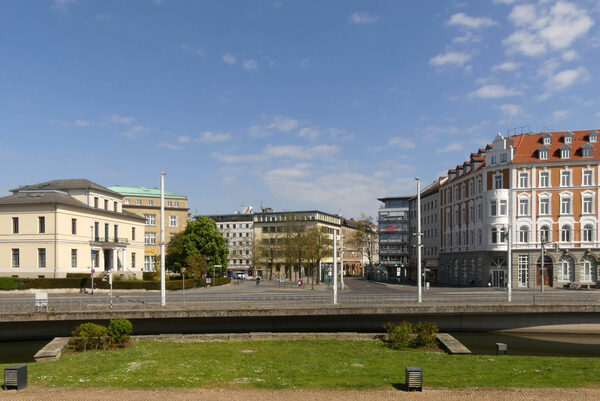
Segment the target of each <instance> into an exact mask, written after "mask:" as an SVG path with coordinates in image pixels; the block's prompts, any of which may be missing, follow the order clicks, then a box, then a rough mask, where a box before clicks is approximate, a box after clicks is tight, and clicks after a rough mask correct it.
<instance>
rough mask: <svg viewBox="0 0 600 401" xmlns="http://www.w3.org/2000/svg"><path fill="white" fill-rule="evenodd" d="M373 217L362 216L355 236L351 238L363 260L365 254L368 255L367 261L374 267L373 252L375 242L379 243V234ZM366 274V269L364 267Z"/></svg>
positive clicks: (357, 224) (357, 223)
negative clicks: (374, 225) (374, 226)
mask: <svg viewBox="0 0 600 401" xmlns="http://www.w3.org/2000/svg"><path fill="white" fill-rule="evenodd" d="M372 224H373V217H371V216H368V217H367V216H366V215H364V214H363V215H361V218H360V220H358V221H357V222H356V230H355V231H354V235H353V236H352V238H350V241H351V242H352V246H354V247H355V248H357V249H360V252H361V259H363V256H364V254H365V253H366V254H367V260H368V261H369V266H373V252H374V247H375V242H376V241H377V233H376V232H375V229H374V228H373V226H372ZM363 273H364V267H363Z"/></svg>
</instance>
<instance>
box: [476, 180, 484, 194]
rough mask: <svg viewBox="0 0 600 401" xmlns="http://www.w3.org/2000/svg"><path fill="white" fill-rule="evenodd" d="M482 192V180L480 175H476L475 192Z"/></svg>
mask: <svg viewBox="0 0 600 401" xmlns="http://www.w3.org/2000/svg"><path fill="white" fill-rule="evenodd" d="M481 192H483V181H482V180H481V177H477V193H481Z"/></svg>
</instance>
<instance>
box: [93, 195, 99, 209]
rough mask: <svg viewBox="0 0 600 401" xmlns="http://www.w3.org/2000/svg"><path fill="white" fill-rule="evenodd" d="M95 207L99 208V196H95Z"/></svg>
mask: <svg viewBox="0 0 600 401" xmlns="http://www.w3.org/2000/svg"><path fill="white" fill-rule="evenodd" d="M94 207H95V208H96V209H98V197H94Z"/></svg>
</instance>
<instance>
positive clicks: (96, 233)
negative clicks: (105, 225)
mask: <svg viewBox="0 0 600 401" xmlns="http://www.w3.org/2000/svg"><path fill="white" fill-rule="evenodd" d="M99 236H100V223H99V222H97V221H95V222H94V240H95V241H96V242H97V241H100V237H99Z"/></svg>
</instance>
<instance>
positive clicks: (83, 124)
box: [50, 119, 93, 128]
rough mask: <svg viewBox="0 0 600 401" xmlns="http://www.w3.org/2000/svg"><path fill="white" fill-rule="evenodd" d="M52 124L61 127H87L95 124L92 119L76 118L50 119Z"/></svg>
mask: <svg viewBox="0 0 600 401" xmlns="http://www.w3.org/2000/svg"><path fill="white" fill-rule="evenodd" d="M50 124H52V125H59V126H61V127H73V126H75V127H81V128H83V127H87V126H90V125H92V124H93V122H91V121H87V120H74V121H65V120H54V119H53V120H50Z"/></svg>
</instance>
